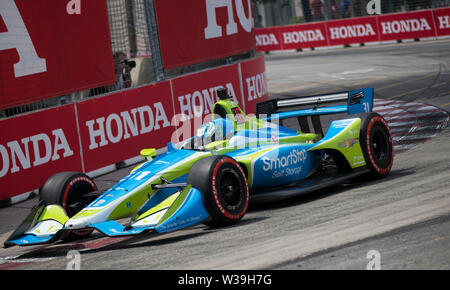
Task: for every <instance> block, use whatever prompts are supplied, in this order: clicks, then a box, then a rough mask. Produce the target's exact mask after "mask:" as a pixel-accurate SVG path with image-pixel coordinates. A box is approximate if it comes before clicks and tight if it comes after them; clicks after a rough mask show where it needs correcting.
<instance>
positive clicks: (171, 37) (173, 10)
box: [155, 0, 255, 69]
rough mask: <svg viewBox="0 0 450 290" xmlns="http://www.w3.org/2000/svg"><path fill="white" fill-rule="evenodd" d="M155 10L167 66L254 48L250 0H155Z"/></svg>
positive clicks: (163, 56)
mask: <svg viewBox="0 0 450 290" xmlns="http://www.w3.org/2000/svg"><path fill="white" fill-rule="evenodd" d="M155 10H156V17H157V20H158V33H159V41H160V46H161V56H162V60H163V65H164V67H165V68H166V69H168V68H173V67H179V66H186V65H189V64H193V63H199V62H203V61H207V60H211V59H218V58H223V57H227V56H230V55H234V54H238V53H240V52H246V51H250V50H252V49H253V48H255V34H254V33H255V32H254V27H253V13H252V1H251V0H238V1H209V0H208V1H206V0H191V1H185V0H156V1H155Z"/></svg>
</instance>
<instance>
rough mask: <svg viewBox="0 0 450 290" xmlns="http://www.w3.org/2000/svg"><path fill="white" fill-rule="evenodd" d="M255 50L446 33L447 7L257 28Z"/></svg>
mask: <svg viewBox="0 0 450 290" xmlns="http://www.w3.org/2000/svg"><path fill="white" fill-rule="evenodd" d="M255 35H256V36H255V38H256V45H257V49H258V51H273V50H286V49H302V48H309V47H321V46H333V45H347V44H360V43H366V42H377V41H392V40H402V39H416V38H428V37H438V36H445V35H450V8H441V9H431V10H421V11H413V12H405V13H393V14H383V15H374V16H367V17H356V18H349V19H340V20H331V21H321V22H314V23H304V24H297V25H286V26H277V27H268V28H259V29H257V30H256V31H255Z"/></svg>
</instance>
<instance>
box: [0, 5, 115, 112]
mask: <svg viewBox="0 0 450 290" xmlns="http://www.w3.org/2000/svg"><path fill="white" fill-rule="evenodd" d="M114 82H115V75H114V68H113V60H112V50H111V43H110V37H109V26H108V15H107V9H106V1H105V0H90V1H82V5H81V1H69V0H60V1H53V0H33V1H27V0H1V1H0V109H4V108H8V107H13V106H18V105H22V104H25V103H30V102H33V101H37V100H41V99H45V98H49V97H54V96H62V95H64V94H67V93H71V92H76V91H81V90H85V89H89V88H93V87H99V86H103V85H107V84H112V83H114Z"/></svg>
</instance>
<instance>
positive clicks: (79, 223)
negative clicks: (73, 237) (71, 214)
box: [64, 218, 89, 230]
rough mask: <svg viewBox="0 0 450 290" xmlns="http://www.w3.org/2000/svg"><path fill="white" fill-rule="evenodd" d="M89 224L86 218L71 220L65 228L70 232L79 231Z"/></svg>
mask: <svg viewBox="0 0 450 290" xmlns="http://www.w3.org/2000/svg"><path fill="white" fill-rule="evenodd" d="M88 224H89V223H88V220H87V219H86V218H77V219H69V220H68V221H67V222H66V223H65V224H64V228H66V229H68V230H78V229H83V228H85V227H86V226H87V225H88Z"/></svg>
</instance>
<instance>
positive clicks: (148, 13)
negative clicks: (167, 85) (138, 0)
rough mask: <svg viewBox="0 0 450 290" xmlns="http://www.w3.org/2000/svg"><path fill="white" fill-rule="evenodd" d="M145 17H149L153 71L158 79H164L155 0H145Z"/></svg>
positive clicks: (148, 25) (148, 26) (148, 27)
mask: <svg viewBox="0 0 450 290" xmlns="http://www.w3.org/2000/svg"><path fill="white" fill-rule="evenodd" d="M144 5H145V17H146V18H147V29H148V35H149V41H150V50H151V52H152V59H153V71H154V74H155V78H156V81H158V82H159V81H162V80H164V78H165V77H164V67H163V65H162V59H161V49H160V47H159V36H158V26H157V23H156V13H155V6H154V0H145V1H144Z"/></svg>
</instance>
